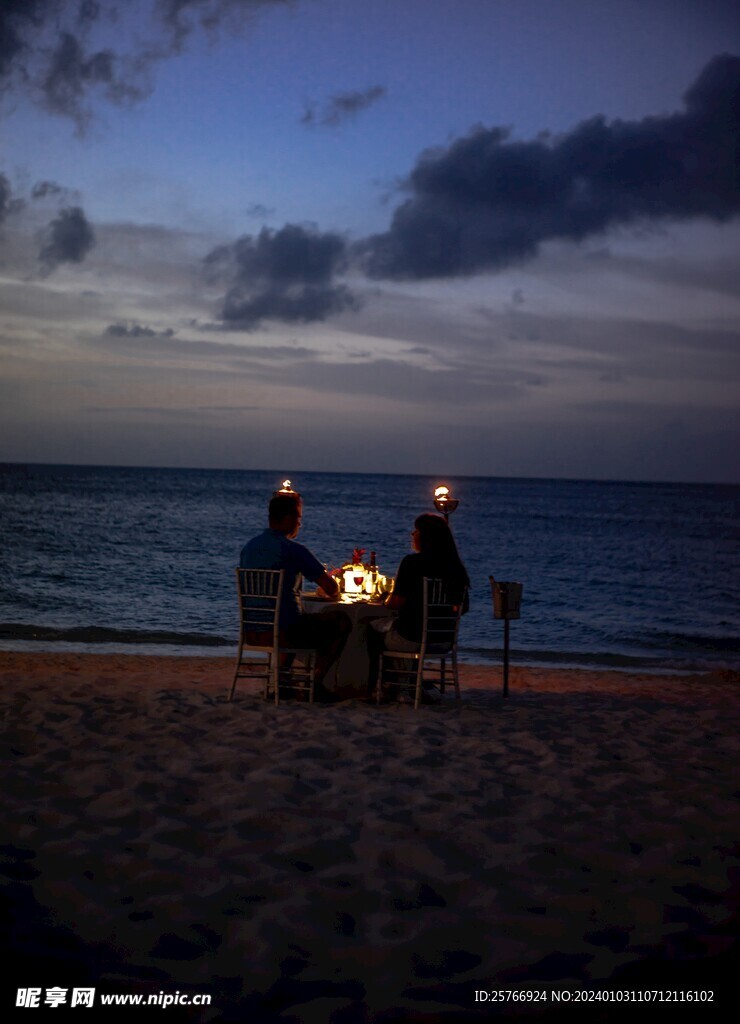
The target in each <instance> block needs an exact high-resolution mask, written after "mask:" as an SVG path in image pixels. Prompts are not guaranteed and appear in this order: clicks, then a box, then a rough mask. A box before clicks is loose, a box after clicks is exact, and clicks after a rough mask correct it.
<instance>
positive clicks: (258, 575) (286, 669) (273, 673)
mask: <svg viewBox="0 0 740 1024" xmlns="http://www.w3.org/2000/svg"><path fill="white" fill-rule="evenodd" d="M236 586H237V593H238V595H239V620H240V623H239V650H238V653H237V656H236V668H235V670H234V681H233V683H232V684H231V693H230V694H229V700H233V699H234V692H235V690H236V683H237V680H238V679H258V680H263V682H264V690H263V695H264V698H265V700H268V699H269V698H270V696H272V695H274V698H275V703H276V704H279V703H280V691H281V690H295V691H298V692H301V693H303V694H306V693H307V694H308V700H309V702H310V703H313V697H314V672H315V667H316V651H314V650H309V649H306V648H297V647H283V646H281V643H280V599H281V596H282V592H283V571H282V569H280V570H276V569H239V568H237V570H236ZM255 656H256V657H255Z"/></svg>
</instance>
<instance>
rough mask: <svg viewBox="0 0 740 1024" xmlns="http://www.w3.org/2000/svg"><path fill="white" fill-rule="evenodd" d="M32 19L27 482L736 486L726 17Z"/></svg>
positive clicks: (18, 446) (17, 187) (6, 202)
mask: <svg viewBox="0 0 740 1024" xmlns="http://www.w3.org/2000/svg"><path fill="white" fill-rule="evenodd" d="M23 7H24V5H22V4H18V3H16V2H15V0H13V2H11V3H9V4H8V6H7V7H6V8H5V9H4V10H5V13H0V19H5V27H6V28H7V27H8V26H10V28H11V29H12V30H13V31H14V32H15V33H16V39H17V41H18V46H17V47H16V48H15V49H14V50H12V52H11V50H10V49H8V51H7V52H6V53H5V54H4V55H3V54H2V53H0V87H2V95H1V98H0V112H1V113H2V120H1V121H0V146H1V148H0V174H1V175H3V177H2V179H0V181H1V182H2V185H0V213H2V219H1V222H0V395H2V396H3V399H4V400H3V401H2V402H1V403H0V407H1V409H2V411H0V458H1V459H4V460H7V461H60V462H81V463H115V464H145V465H178V466H188V465H192V466H224V467H234V468H240V467H243V468H259V467H275V468H279V467H280V466H281V465H292V466H298V467H303V468H305V469H326V470H352V469H363V470H388V471H396V472H428V473H445V474H449V475H456V474H503V475H514V476H519V475H521V476H565V477H591V478H628V479H648V480H651V479H655V480H661V479H663V480H687V481H700V480H709V481H712V480H717V481H733V482H737V481H738V479H739V476H740V474H739V469H740V466H739V462H738V457H737V455H736V454H735V452H736V449H737V444H736V438H737V426H738V402H737V397H738V386H737V385H738V381H737V369H738V324H739V323H740V297H739V296H738V289H737V281H738V280H739V279H740V277H739V276H738V271H739V270H740V251H739V247H738V242H739V241H740V231H739V230H738V221H737V213H738V211H739V210H740V197H739V196H738V186H737V174H736V168H737V164H736V161H737V151H736V149H735V150H734V151H733V148H732V130H731V129H732V126H733V125H734V126H735V136H734V138H735V146H736V145H737V142H736V140H737V134H736V129H737V103H738V99H737V97H738V90H737V82H738V65H737V57H735V60H734V61H733V60H732V57H731V56H727V55H733V54H734V55H737V54H738V53H740V17H738V15H737V13H736V8H735V5H733V4H730V3H724V2H709V3H705V4H703V5H698V4H696V3H694V2H680V0H672V2H670V3H668V2H665V3H663V2H661V0H654V2H648V3H639V4H638V3H632V2H623V3H622V4H621V5H615V4H613V3H611V2H599V0H591V2H581V0H562V2H558V3H547V2H545V0H521V2H520V3H518V4H516V5H511V4H508V3H499V2H497V0H489V2H483V0H457V2H455V3H453V2H447V0H427V2H422V0H412V2H406V3H403V4H398V3H391V2H386V0H368V2H363V3H362V4H350V3H347V2H342V0H295V2H294V3H289V2H281V0H262V2H260V0H252V2H250V0H134V2H133V3H130V4H126V5H122V4H117V3H113V2H102V3H100V4H99V5H98V7H97V8H95V9H93V8H88V11H90V12H92V14H96V16H95V17H88V18H87V20H85V19H84V18H83V19H82V20H80V18H79V12H80V10H81V9H82V8H81V7H80V5H79V4H78V3H77V2H76V0H75V2H69V3H65V2H56V3H55V2H54V0H48V2H47V0H34V2H33V3H30V4H26V5H25V15H24V13H23V11H22V8H23ZM29 13H30V14H32V15H33V17H34V18H35V19H36V20H35V21H34V22H32V21H31V20H30V19H29V18H28V17H26V16H27V15H28V14H29ZM116 13H117V18H116V19H115V20H114V16H115V15H116ZM204 22H205V24H204ZM65 33H66V35H65ZM5 38H8V36H7V35H6V36H5ZM11 38H12V37H11ZM720 55H725V57H724V58H721V57H720ZM55 60H56V64H55V65H54V67H55V68H56V76H55V77H54V76H52V75H51V74H50V68H51V67H52V65H53V62H54V61H55ZM718 61H719V63H718ZM712 62H714V63H712ZM708 67H709V68H710V70H709V71H707V68H708ZM711 69H714V70H713V71H712V70H711ZM702 74H704V78H700V76H702ZM697 81H699V83H700V84H699V85H697V86H696V88H695V92H694V94H691V95H694V96H695V99H694V100H691V99H689V100H688V101H685V96H686V94H687V91H688V90H690V89H691V88H692V86H694V84H695V83H697ZM728 97H729V98H728ZM692 103H693V106H692ZM716 110H719V111H720V113H719V114H717V113H716ZM692 111H693V112H692ZM733 111H734V113H733ZM733 117H734V118H735V120H734V121H733V120H732V118H733ZM594 119H600V120H596V121H595V120H594ZM584 123H589V124H590V125H591V128H589V129H588V130H587V129H586V128H584V127H583V125H584ZM728 125H729V129H728ZM579 126H580V127H579ZM594 126H596V127H594ZM705 126H706V127H705ZM496 129H502V131H500V132H496ZM542 133H547V134H546V135H543V134H542ZM702 133H703V134H702ZM592 135H593V136H594V138H595V139H596V142H594V139H593V138H592ZM595 146H596V147H597V148H598V147H602V146H603V152H604V153H606V154H607V155H606V157H602V156H598V159H597V158H596V157H594V156H593V154H594V152H596V149H595V148H594V147H595ZM601 152H602V150H601V149H600V148H598V153H599V154H600V153H601ZM733 153H734V156H733ZM676 154H678V157H677V156H676ZM733 160H734V161H735V162H734V163H733ZM677 161H678V163H679V164H680V165H681V167H680V168H679V171H678V172H676V173H677V176H676V174H674V171H673V170H671V168H674V169H675V166H676V165H677ZM717 166H720V168H724V170H723V171H722V173H718V174H715V170H714V168H715V167H717ZM696 167H698V168H699V170H698V171H697V170H696ZM733 167H734V169H735V176H734V178H733V176H732V169H733ZM666 168H668V170H666ZM681 168H682V169H681ZM705 168H706V170H705ZM722 174H724V177H722ZM530 175H531V180H530ZM41 183H46V185H42V184H41ZM260 233H261V234H260Z"/></svg>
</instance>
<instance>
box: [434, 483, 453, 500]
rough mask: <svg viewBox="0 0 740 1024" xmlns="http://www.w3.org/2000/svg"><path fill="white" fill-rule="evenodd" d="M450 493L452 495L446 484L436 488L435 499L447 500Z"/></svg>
mask: <svg viewBox="0 0 740 1024" xmlns="http://www.w3.org/2000/svg"><path fill="white" fill-rule="evenodd" d="M449 493H450V489H449V487H445V485H444V484H440V486H439V487H435V488H434V497H435V498H446V497H447V496H448V494H449Z"/></svg>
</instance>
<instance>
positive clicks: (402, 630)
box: [368, 513, 470, 695]
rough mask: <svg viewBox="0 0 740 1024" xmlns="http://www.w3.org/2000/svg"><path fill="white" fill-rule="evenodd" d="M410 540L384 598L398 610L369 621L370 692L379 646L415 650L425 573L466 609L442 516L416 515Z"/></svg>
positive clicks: (459, 568)
mask: <svg viewBox="0 0 740 1024" xmlns="http://www.w3.org/2000/svg"><path fill="white" fill-rule="evenodd" d="M411 542H412V545H413V548H414V554H413V555H406V556H405V558H403V559H402V560H401V564H400V565H399V567H398V572H397V574H396V582H395V585H394V587H393V593H392V594H390V595H389V597H388V598H387V599H386V604H387V605H388V607H389V608H395V609H397V610H398V617H397V618H396V619H386V620H379V621H377V622H376V623H373V624H372V625H373V628H372V629H371V630H370V631H369V634H368V638H369V642H370V651H371V655H372V661H373V672H372V680H371V690H370V694H371V695H372V693H373V692H374V689H375V680H376V679H377V662H378V658H379V655H380V651H381V650H383V649H385V650H392V651H418V650H419V646H420V644H421V634H422V624H423V621H424V578H425V577H426V578H428V579H441V580H443V581H444V582H445V584H446V587H447V593H448V596H449V598H450V600H451V601H453V602H458V601H464V603H463V612H466V611H467V610H468V599H467V589H468V587H469V586H470V580H469V578H468V574H467V572H466V570H465V566H464V565H463V564H462V561H461V560H460V555H459V554H458V551H457V545H456V544H455V539H454V537H453V536H452V533H451V532H450V528H449V526H448V525H447V522H446V520H445V519H444V518H443V517H442V516H437V515H433V514H431V513H424V515H420V516H419V517H418V518H417V519H416V521H415V522H414V529H413V532H412V534H411Z"/></svg>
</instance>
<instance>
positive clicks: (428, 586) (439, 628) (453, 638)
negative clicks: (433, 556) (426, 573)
mask: <svg viewBox="0 0 740 1024" xmlns="http://www.w3.org/2000/svg"><path fill="white" fill-rule="evenodd" d="M466 593H467V589H466V590H464V591H463V593H462V594H460V595H455V596H456V598H457V600H453V598H452V596H451V595H450V593H449V589H448V587H447V584H446V583H445V582H444V580H438V579H431V578H428V577H425V578H424V618H423V623H422V648H423V650H424V651H425V653H427V654H434V655H437V654H447V653H448V652H450V651H452V650H453V649H454V647H455V645H456V644H457V631H458V629H459V627H460V616H461V615H462V612H463V607H464V605H465V597H466Z"/></svg>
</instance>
